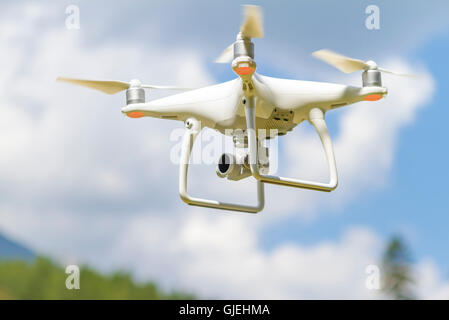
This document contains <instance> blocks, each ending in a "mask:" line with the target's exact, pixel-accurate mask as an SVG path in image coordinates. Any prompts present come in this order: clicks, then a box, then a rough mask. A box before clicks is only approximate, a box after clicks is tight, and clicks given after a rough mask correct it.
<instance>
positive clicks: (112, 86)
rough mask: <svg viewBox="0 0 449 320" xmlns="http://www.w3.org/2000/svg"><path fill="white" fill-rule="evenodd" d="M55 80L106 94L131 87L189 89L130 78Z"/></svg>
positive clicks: (61, 78)
mask: <svg viewBox="0 0 449 320" xmlns="http://www.w3.org/2000/svg"><path fill="white" fill-rule="evenodd" d="M56 80H58V81H62V82H68V83H72V84H76V85H79V86H83V87H87V88H91V89H95V90H98V91H101V92H104V93H107V94H114V93H117V92H120V91H124V90H127V89H129V88H131V87H133V88H134V87H135V88H144V89H161V90H191V89H189V88H180V87H175V86H155V85H151V84H142V83H141V82H140V81H139V80H131V81H130V82H124V81H116V80H85V79H73V78H64V77H58V78H57V79H56Z"/></svg>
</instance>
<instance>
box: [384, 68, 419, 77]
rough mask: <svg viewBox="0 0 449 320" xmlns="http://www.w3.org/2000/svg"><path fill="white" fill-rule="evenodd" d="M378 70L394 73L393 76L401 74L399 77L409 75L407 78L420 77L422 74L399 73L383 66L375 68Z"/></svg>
mask: <svg viewBox="0 0 449 320" xmlns="http://www.w3.org/2000/svg"><path fill="white" fill-rule="evenodd" d="M377 69H378V70H379V71H382V72H385V73H390V74H394V75H395V76H401V77H409V78H419V77H422V75H418V74H410V73H399V72H396V71H391V70H388V69H384V68H377Z"/></svg>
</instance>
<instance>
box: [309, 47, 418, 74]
mask: <svg viewBox="0 0 449 320" xmlns="http://www.w3.org/2000/svg"><path fill="white" fill-rule="evenodd" d="M312 55H313V56H314V57H315V58H318V59H320V60H323V61H324V62H326V63H328V64H330V65H331V66H334V67H335V68H337V69H338V70H340V71H343V72H344V73H351V72H354V71H358V70H365V71H366V70H378V71H381V72H386V73H391V74H394V75H397V76H404V77H416V75H412V74H404V73H398V72H395V71H391V70H387V69H383V68H379V67H378V66H377V64H376V63H375V62H374V61H371V60H370V61H366V62H365V61H362V60H358V59H353V58H349V57H345V56H343V55H341V54H338V53H336V52H333V51H331V50H327V49H323V50H318V51H315V52H314V53H312Z"/></svg>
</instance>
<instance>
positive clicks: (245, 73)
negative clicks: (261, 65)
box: [235, 67, 255, 75]
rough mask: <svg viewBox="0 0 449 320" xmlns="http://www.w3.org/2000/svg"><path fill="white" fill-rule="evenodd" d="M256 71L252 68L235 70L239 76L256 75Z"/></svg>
mask: <svg viewBox="0 0 449 320" xmlns="http://www.w3.org/2000/svg"><path fill="white" fill-rule="evenodd" d="M254 71H255V69H254V68H251V67H239V68H236V69H235V72H236V73H237V74H239V75H247V74H252V73H254Z"/></svg>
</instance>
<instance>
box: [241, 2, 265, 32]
mask: <svg viewBox="0 0 449 320" xmlns="http://www.w3.org/2000/svg"><path fill="white" fill-rule="evenodd" d="M244 8H245V9H244V10H245V19H244V21H243V24H242V26H241V27H240V32H241V33H242V35H243V36H245V37H247V38H263V22H262V20H263V19H262V10H261V9H260V7H259V6H254V5H245V6H244Z"/></svg>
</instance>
